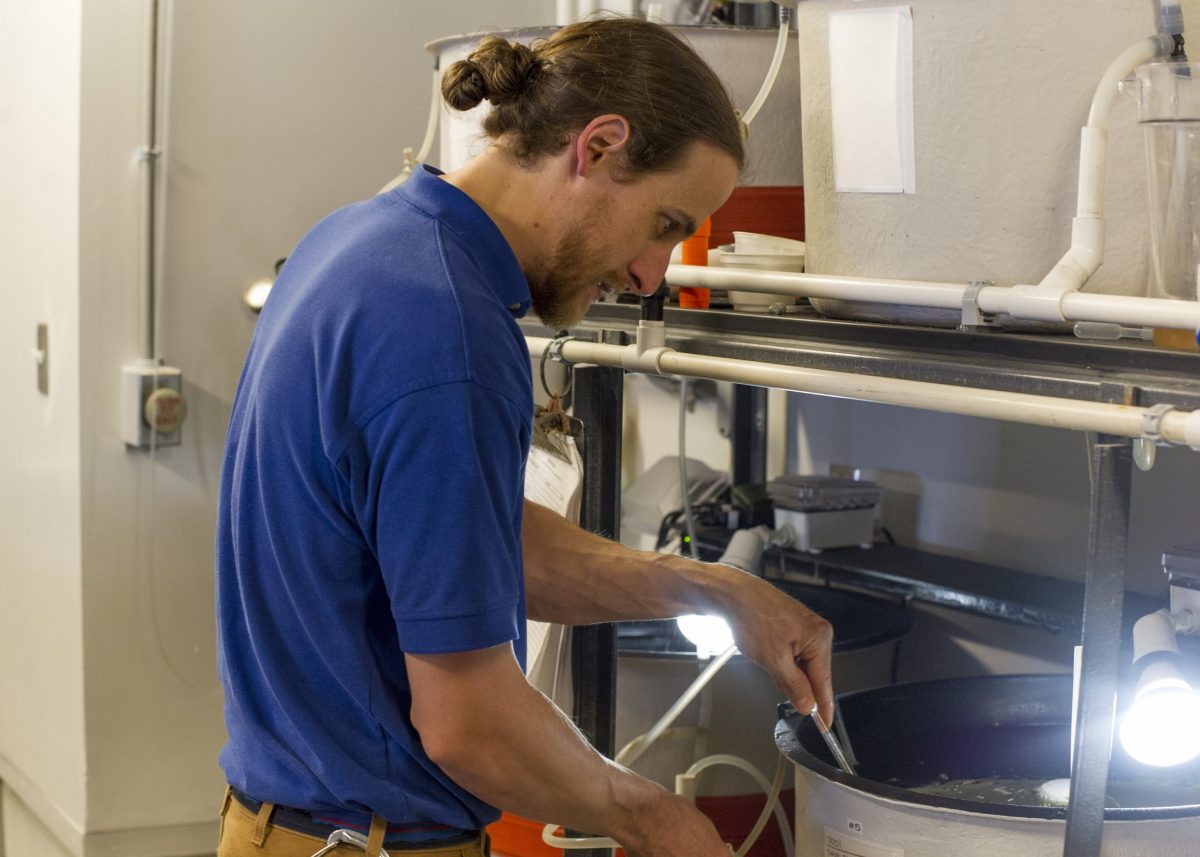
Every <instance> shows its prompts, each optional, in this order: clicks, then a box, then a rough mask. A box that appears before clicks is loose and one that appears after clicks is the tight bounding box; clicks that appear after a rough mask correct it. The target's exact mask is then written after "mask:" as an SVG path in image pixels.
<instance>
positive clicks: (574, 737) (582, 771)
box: [406, 646, 724, 857]
mask: <svg viewBox="0 0 1200 857" xmlns="http://www.w3.org/2000/svg"><path fill="white" fill-rule="evenodd" d="M406 663H407V665H408V672H409V678H410V681H411V682H412V689H413V705H412V718H413V724H414V725H415V726H416V727H417V730H418V732H419V733H420V735H421V741H422V745H423V746H424V748H425V751H426V752H427V753H428V755H429V757H430V758H431V759H432V760H433V761H434V762H435V763H436V764H437V765H438V766H439V767H440V768H441V769H442V770H443V771H445V772H446V774H447V775H448V776H449V777H450V778H451V779H452V780H454V781H455V782H456V783H458V784H459V785H460V786H462V787H463V788H465V789H466V790H468V791H469V792H471V793H472V794H474V795H476V796H477V797H479V798H482V799H483V800H485V801H487V802H488V803H490V804H492V805H493V806H498V807H502V808H504V809H506V810H509V811H510V812H515V813H518V814H520V815H522V816H525V817H526V818H532V819H536V820H542V821H548V822H555V823H562V824H567V825H571V826H572V827H574V828H575V829H579V830H585V831H589V832H592V833H598V834H603V835H607V836H611V837H613V838H615V839H616V840H617V841H619V842H621V844H622V845H624V846H625V847H626V849H627V850H628V851H629V852H630V853H631V854H655V855H657V854H659V853H665V852H660V850H659V849H658V848H657V847H656V843H657V840H659V839H661V838H662V837H664V836H675V835H679V836H682V837H684V839H685V841H687V842H691V843H692V844H693V845H694V846H695V847H693V848H690V849H683V850H680V851H673V852H672V853H687V854H703V855H714V857H715V855H720V854H723V853H724V849H723V848H722V847H721V843H720V840H719V838H717V836H716V834H715V831H713V830H712V827H711V825H710V824H709V823H708V822H707V821H706V820H705V819H704V818H703V817H702V816H700V815H699V814H698V813H697V812H696V811H695V810H694V808H692V807H691V805H690V804H688V803H687V802H686V801H685V800H683V799H682V798H679V797H677V796H675V795H672V794H670V793H669V792H667V791H666V790H664V789H663V788H661V787H660V786H658V785H656V784H655V783H651V782H649V781H648V780H645V779H643V778H641V777H639V776H637V775H635V774H633V773H631V772H630V771H628V770H626V769H624V768H622V767H620V766H619V765H616V764H615V763H613V762H611V761H609V760H607V759H605V758H604V757H602V756H601V755H600V754H599V753H597V752H596V751H595V750H594V749H592V748H591V747H590V746H589V745H588V743H587V741H586V739H584V737H583V736H582V735H581V734H580V733H579V731H578V730H577V729H575V727H574V726H573V725H572V724H571V723H570V721H569V720H567V719H566V717H564V716H563V714H562V712H560V711H559V710H558V709H556V708H555V707H554V706H553V705H552V704H551V703H550V701H549V700H547V699H546V698H545V697H544V696H542V695H541V694H540V693H538V692H537V691H536V690H535V689H533V688H532V687H530V686H529V684H528V683H527V682H526V681H525V677H524V675H523V674H522V673H521V671H520V669H519V667H518V666H517V663H516V660H515V658H514V657H513V654H512V650H511V647H509V646H500V647H496V648H493V649H485V650H476V651H470V652H461V653H456V654H441V655H407V656H406ZM664 825H666V826H664Z"/></svg>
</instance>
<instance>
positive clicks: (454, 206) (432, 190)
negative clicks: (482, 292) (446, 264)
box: [396, 164, 532, 318]
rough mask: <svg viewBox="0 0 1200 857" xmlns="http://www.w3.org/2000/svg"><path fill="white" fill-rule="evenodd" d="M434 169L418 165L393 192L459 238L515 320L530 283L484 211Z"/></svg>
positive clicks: (526, 300) (526, 301)
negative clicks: (432, 217)
mask: <svg viewBox="0 0 1200 857" xmlns="http://www.w3.org/2000/svg"><path fill="white" fill-rule="evenodd" d="M441 175H442V171H441V170H439V169H437V168H436V167H430V166H426V165H425V164H419V165H418V166H417V167H416V169H414V170H413V172H412V175H411V176H409V178H408V180H407V181H405V182H404V184H402V185H400V186H399V187H398V188H397V189H396V193H398V194H400V195H401V196H402V197H403V198H404V199H406V200H407V201H408V202H410V203H412V204H413V205H415V206H416V207H417V208H420V209H421V210H422V211H425V212H427V213H429V214H430V215H432V216H434V217H436V218H437V219H438V220H439V221H440V222H441V223H442V224H443V225H445V226H446V227H448V228H449V229H451V230H453V231H454V232H455V233H457V234H458V235H459V237H461V238H462V246H463V248H464V249H465V250H466V252H467V253H468V255H470V256H471V258H472V259H474V261H475V264H476V265H478V266H479V269H480V270H481V271H484V272H485V273H486V274H487V280H488V283H489V284H490V285H491V287H492V288H493V289H494V290H495V292H496V296H497V297H498V298H499V299H500V301H501V303H503V304H504V306H506V307H507V308H508V311H509V312H511V313H512V314H513V317H514V318H521V317H522V316H523V315H525V313H526V312H528V311H529V306H530V304H531V303H532V299H531V297H530V294H529V282H528V281H527V280H526V279H525V274H524V272H523V271H522V270H521V266H520V265H519V264H518V263H517V257H516V256H515V255H513V251H512V247H510V246H509V244H508V241H506V240H505V238H504V235H503V233H501V232H500V229H499V227H497V226H496V224H495V223H493V222H492V219H491V218H490V217H488V215H487V212H485V211H484V210H483V209H482V208H480V207H479V204H478V203H476V202H475V200H473V199H471V197H469V196H467V195H466V194H465V193H463V192H462V191H461V190H459V189H458V188H457V187H455V186H454V185H452V184H450V183H449V182H447V181H443V180H442V179H441V178H439V176H441Z"/></svg>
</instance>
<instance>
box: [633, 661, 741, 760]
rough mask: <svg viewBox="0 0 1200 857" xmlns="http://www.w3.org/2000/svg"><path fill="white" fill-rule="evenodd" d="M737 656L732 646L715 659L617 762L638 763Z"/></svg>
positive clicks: (634, 741) (634, 740)
mask: <svg viewBox="0 0 1200 857" xmlns="http://www.w3.org/2000/svg"><path fill="white" fill-rule="evenodd" d="M736 654H737V646H730V647H729V648H728V649H726V650H725V651H724V652H722V653H721V654H720V655H718V656H717V657H715V658H713V659H712V662H711V663H710V664H709V665H708V666H707V667H705V668H704V672H702V673H700V675H698V676H696V680H695V681H693V682H692V683H691V684H690V685H688V689H687V690H685V691H684V692H683V694H682V695H681V696H680V697H679V699H677V700H675V703H674V704H673V705H672V706H671V707H670V708H669V709H667V713H666V714H664V715H663V716H662V717H660V718H659V719H658V722H657V723H655V724H654V725H653V726H651V727H650V730H649V731H648V732H646V734H644V735H639V736H638V737H637V738H634V739H633V740H632V741H630V742H629V743H628V744H626V745H625V747H624V749H622V750H621V752H620V753H618V754H617V758H616V760H615V761H616V762H617V764H619V765H625V766H626V767H629V766H630V765H632V764H633V763H634V762H636V761H637V760H638V758H640V757H641V755H642V754H643V753H645V752H646V751H647V750H648V749H650V746H651V745H652V744H653V743H654V742H655V741H657V740H658V739H659V738H660V737H662V734H663V733H664V732H665V731H666V730H667V729H668V728H670V726H671V724H672V723H674V722H675V721H676V720H677V719H678V718H679V715H680V714H682V713H683V711H684V709H685V708H687V707H688V706H689V705H691V704H692V700H693V699H695V698H696V697H697V696H698V695H699V693H700V691H702V690H704V686H705V685H707V684H708V683H709V682H710V681H712V680H713V677H714V676H715V675H716V674H717V673H719V672H720V671H721V668H722V667H724V666H725V664H727V663H729V661H730V659H731V658H732V657H733V656H734V655H736Z"/></svg>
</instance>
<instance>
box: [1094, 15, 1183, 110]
mask: <svg viewBox="0 0 1200 857" xmlns="http://www.w3.org/2000/svg"><path fill="white" fill-rule="evenodd" d="M1174 49H1175V40H1174V39H1172V38H1171V37H1170V36H1161V35H1160V36H1150V37H1149V38H1146V39H1143V40H1142V41H1140V42H1138V43H1137V44H1135V45H1130V46H1129V47H1128V48H1126V49H1125V50H1124V51H1122V52H1121V53H1120V54H1118V55H1117V58H1116V59H1115V60H1113V62H1112V65H1110V66H1109V67H1108V70H1107V71H1105V72H1104V77H1102V78H1100V85H1099V86H1098V87H1096V94H1095V95H1094V96H1093V97H1092V109H1091V111H1090V112H1089V113H1088V121H1087V123H1088V125H1090V126H1091V127H1093V128H1101V129H1107V128H1108V117H1109V115H1110V114H1111V113H1112V105H1113V101H1114V100H1116V97H1117V86H1118V85H1119V84H1120V83H1121V81H1123V80H1124V79H1125V78H1127V77H1129V73H1130V72H1131V71H1132V70H1133V69H1135V68H1137V67H1138V66H1139V65H1141V64H1142V63H1147V62H1150V60H1152V59H1154V58H1155V57H1162V56H1168V55H1169V54H1170V53H1171V51H1173V50H1174Z"/></svg>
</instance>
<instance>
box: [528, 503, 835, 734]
mask: <svg viewBox="0 0 1200 857" xmlns="http://www.w3.org/2000/svg"><path fill="white" fill-rule="evenodd" d="M522 539H523V544H524V551H525V589H526V604H527V608H528V612H529V615H530V617H532V618H535V619H541V620H543V621H547V622H560V623H562V624H565V625H580V624H587V623H591V622H613V621H620V620H624V619H657V618H664V617H670V616H679V615H682V614H684V613H715V614H718V615H721V616H724V617H725V618H726V619H728V620H729V622H730V625H731V626H732V627H733V632H734V639H735V641H736V642H737V645H738V648H739V649H740V650H741V652H742V654H744V655H746V657H748V658H750V659H751V660H752V661H754V662H755V663H757V664H758V665H759V666H761V667H763V669H765V670H766V671H767V672H768V673H769V674H770V675H771V678H772V679H773V680H774V681H775V684H776V686H777V687H778V688H779V690H780V691H781V692H783V694H784V695H785V696H787V698H788V699H789V700H790V701H791V702H792V704H793V705H795V706H796V707H797V709H799V710H801V711H807V710H808V709H809V708H811V707H812V704H813V702H814V701H817V702H819V703H820V705H821V714H822V715H823V716H824V717H826V718H827V720H826V722H829V721H828V719H829V718H832V717H833V684H832V678H831V676H830V672H829V660H830V654H831V648H832V640H833V629H832V628H831V627H830V626H829V623H828V622H826V621H825V620H824V619H822V618H821V617H819V616H817V615H816V614H815V613H813V612H812V611H811V610H809V609H808V608H807V607H805V606H804V605H803V604H801V603H799V602H798V601H796V600H795V599H793V598H791V597H789V596H787V595H785V594H783V593H782V592H780V591H779V590H778V589H776V588H775V587H774V586H772V585H770V584H769V583H766V582H765V581H763V580H761V579H760V578H757V577H754V576H753V575H750V574H746V573H745V572H742V571H738V570H737V569H735V568H731V567H729V566H724V565H719V564H716V563H701V562H695V561H694V560H690V559H685V558H684V557H678V556H668V555H665V554H656V553H648V552H644V551H633V550H630V549H628V548H626V547H623V546H622V545H619V544H616V543H614V542H611V541H608V540H607V539H602V538H600V537H599V536H595V535H592V534H591V533H588V532H585V531H583V530H581V529H580V528H579V527H576V526H575V525H574V524H571V523H569V522H568V521H566V520H565V519H563V518H562V516H560V515H557V514H555V513H554V512H552V511H550V510H549V509H546V508H544V507H542V506H538V505H537V504H535V503H528V502H527V503H526V504H525V524H524V530H523V532H522Z"/></svg>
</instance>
